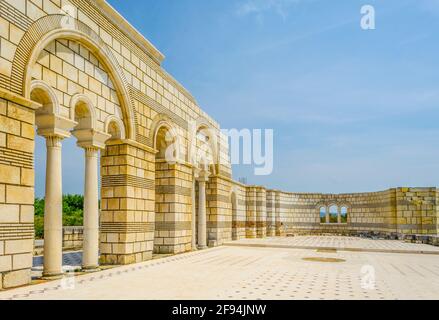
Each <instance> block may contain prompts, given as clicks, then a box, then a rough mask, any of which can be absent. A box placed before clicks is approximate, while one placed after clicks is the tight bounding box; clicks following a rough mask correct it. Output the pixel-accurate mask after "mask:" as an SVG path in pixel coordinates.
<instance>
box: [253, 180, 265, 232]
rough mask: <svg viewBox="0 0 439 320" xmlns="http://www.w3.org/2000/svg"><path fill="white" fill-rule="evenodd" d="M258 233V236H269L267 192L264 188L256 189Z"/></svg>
mask: <svg viewBox="0 0 439 320" xmlns="http://www.w3.org/2000/svg"><path fill="white" fill-rule="evenodd" d="M255 192H256V212H257V213H256V233H257V237H258V238H265V237H266V236H267V192H266V190H265V189H264V188H262V187H258V188H257V189H256V191H255Z"/></svg>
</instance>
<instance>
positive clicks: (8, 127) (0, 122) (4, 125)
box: [0, 115, 20, 136]
mask: <svg viewBox="0 0 439 320" xmlns="http://www.w3.org/2000/svg"><path fill="white" fill-rule="evenodd" d="M0 130H1V131H2V132H5V133H9V134H14V135H16V136H19V135H20V121H18V120H15V118H14V119H12V118H8V117H6V116H2V115H0Z"/></svg>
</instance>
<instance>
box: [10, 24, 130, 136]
mask: <svg viewBox="0 0 439 320" xmlns="http://www.w3.org/2000/svg"><path fill="white" fill-rule="evenodd" d="M63 19H65V15H49V16H45V17H43V18H40V19H39V20H37V21H35V22H34V23H33V24H32V26H31V27H30V28H29V29H28V31H27V32H26V33H25V34H24V36H23V38H22V39H21V41H20V43H19V45H18V48H17V51H16V52H17V53H16V55H15V57H14V61H13V63H12V76H11V91H12V92H14V93H17V94H19V95H22V96H24V97H25V98H29V97H30V88H31V86H30V83H31V78H32V66H33V65H34V64H35V63H36V61H37V59H38V56H39V54H40V52H41V51H42V50H43V49H44V48H45V47H46V46H47V45H48V44H49V43H50V42H52V41H54V40H56V39H67V40H74V41H77V42H78V43H81V44H82V45H84V46H85V47H87V49H89V50H90V52H92V53H93V54H94V55H95V56H96V57H97V58H98V59H99V61H100V62H101V63H102V64H103V65H104V67H105V69H106V71H107V72H108V73H109V74H110V77H111V80H112V82H113V84H114V85H115V87H116V92H117V95H118V98H119V102H120V104H121V107H122V112H123V113H124V120H125V122H126V125H125V128H126V130H127V133H126V136H127V137H128V138H129V139H132V140H135V139H136V131H137V130H136V124H137V120H136V114H135V111H134V102H133V99H132V97H131V92H130V87H129V85H128V82H127V80H126V78H125V75H124V73H123V70H122V68H121V67H120V66H119V63H118V62H117V60H116V58H115V57H114V55H113V54H112V52H111V50H110V49H109V48H108V46H107V45H106V44H105V42H104V41H103V40H102V39H101V38H100V37H99V35H98V34H97V33H96V32H94V31H93V30H92V29H91V28H90V27H88V26H87V25H86V24H84V23H82V22H80V21H78V20H76V19H72V20H73V23H72V24H71V27H70V28H68V29H66V28H65V27H63Z"/></svg>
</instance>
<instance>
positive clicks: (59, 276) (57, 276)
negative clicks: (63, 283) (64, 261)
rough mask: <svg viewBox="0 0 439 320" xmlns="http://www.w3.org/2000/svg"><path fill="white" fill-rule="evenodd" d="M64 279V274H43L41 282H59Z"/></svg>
mask: <svg viewBox="0 0 439 320" xmlns="http://www.w3.org/2000/svg"><path fill="white" fill-rule="evenodd" d="M62 278H64V274H63V273H58V274H43V276H42V277H41V279H42V280H48V281H52V280H60V279H62Z"/></svg>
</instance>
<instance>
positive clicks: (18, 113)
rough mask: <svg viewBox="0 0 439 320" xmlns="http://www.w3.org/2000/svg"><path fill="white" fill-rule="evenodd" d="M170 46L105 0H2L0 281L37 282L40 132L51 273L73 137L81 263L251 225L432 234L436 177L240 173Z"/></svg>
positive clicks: (265, 229)
mask: <svg viewBox="0 0 439 320" xmlns="http://www.w3.org/2000/svg"><path fill="white" fill-rule="evenodd" d="M163 59H164V56H163V54H162V53H160V52H159V51H158V50H157V49H156V48H155V47H154V46H153V45H152V44H151V43H150V42H149V41H148V40H146V39H145V38H144V37H143V36H142V35H141V34H139V33H138V32H137V31H136V30H135V29H134V28H133V27H132V26H131V25H130V24H129V23H128V22H127V21H126V20H125V19H124V18H123V17H121V16H120V15H119V14H118V13H117V12H116V11H115V10H114V9H113V8H112V7H111V6H110V5H108V4H107V3H106V2H105V1H103V0H0V289H2V288H11V287H16V286H20V285H25V284H28V283H29V282H30V271H31V267H32V252H33V246H34V225H33V223H34V207H33V202H34V185H35V181H34V179H35V178H34V147H35V143H34V139H35V135H40V136H42V137H44V138H45V139H46V145H47V167H46V177H47V179H46V190H45V195H46V204H47V205H46V208H45V217H44V219H45V221H44V224H45V234H44V237H45V243H44V246H45V247H44V261H45V262H44V276H45V277H48V278H52V277H57V276H60V275H61V274H62V241H63V239H62V212H61V211H62V207H61V205H62V175H61V169H62V156H61V150H62V145H63V141H64V140H65V139H76V140H77V145H78V147H80V148H83V149H84V159H78V161H85V164H86V166H85V172H84V173H80V174H84V177H85V186H84V195H85V206H84V231H83V249H84V259H83V260H84V261H83V268H84V269H85V270H94V269H97V268H98V266H99V264H110V265H121V264H130V263H136V262H141V261H145V260H148V259H151V257H152V255H153V253H154V252H156V253H168V254H177V253H182V252H187V251H191V250H194V249H197V248H198V249H204V248H206V247H208V246H218V245H222V244H223V243H225V242H227V241H231V240H238V239H242V238H245V237H248V238H254V237H266V236H283V235H286V234H289V233H297V234H303V233H307V234H308V233H340V234H356V233H364V232H377V233H381V234H387V235H392V234H394V235H400V234H437V231H438V219H437V216H438V213H437V207H436V203H437V191H436V189H435V188H426V189H403V188H401V189H392V190H389V191H385V192H380V193H365V194H346V195H321V194H292V193H285V192H281V191H276V190H267V189H265V188H263V187H260V186H246V185H243V184H241V183H238V182H236V181H234V180H233V179H232V178H231V177H232V172H231V166H230V163H229V160H228V145H227V139H225V137H223V136H222V135H221V133H220V127H219V124H218V123H216V122H215V121H214V120H213V119H211V118H210V117H209V116H208V115H207V114H206V113H205V112H203V111H202V110H201V109H200V108H199V106H198V105H197V102H196V100H195V99H194V98H193V97H192V95H191V94H190V93H189V92H188V91H187V90H185V88H184V87H183V86H182V85H181V84H179V83H178V82H177V81H176V80H175V79H174V78H172V76H170V75H169V74H168V73H167V72H166V71H165V70H164V69H163V68H162V67H161V63H162V61H163ZM171 146H172V148H170V147H171ZM170 149H171V150H172V152H171V154H169V150H170ZM99 157H100V166H101V170H100V174H101V177H98V172H99V171H98V165H99V161H98V158H99ZM170 158H171V159H172V161H169V159H170ZM99 179H101V181H102V187H101V190H98V185H99V184H98V181H99ZM99 199H101V207H100V208H99Z"/></svg>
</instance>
